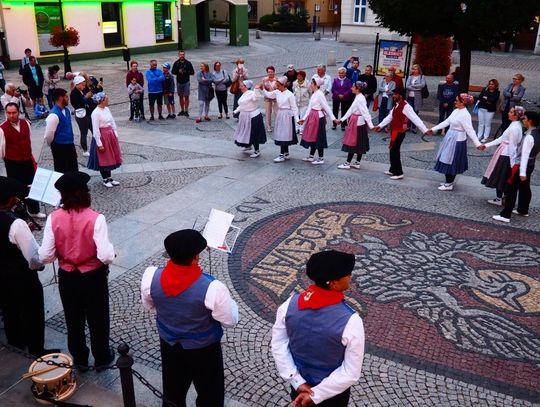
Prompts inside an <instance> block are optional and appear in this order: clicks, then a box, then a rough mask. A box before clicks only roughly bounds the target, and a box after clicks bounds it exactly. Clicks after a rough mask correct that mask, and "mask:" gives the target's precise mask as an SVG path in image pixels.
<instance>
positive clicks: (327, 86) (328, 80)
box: [311, 73, 332, 95]
mask: <svg viewBox="0 0 540 407" xmlns="http://www.w3.org/2000/svg"><path fill="white" fill-rule="evenodd" d="M313 79H322V80H323V81H324V84H323V85H321V87H320V89H321V90H322V91H323V93H324V94H325V95H328V94H329V93H331V92H332V77H331V76H330V75H328V74H327V73H326V74H324V76H323V77H320V76H319V74H315V75H313V76H312V77H311V80H313Z"/></svg>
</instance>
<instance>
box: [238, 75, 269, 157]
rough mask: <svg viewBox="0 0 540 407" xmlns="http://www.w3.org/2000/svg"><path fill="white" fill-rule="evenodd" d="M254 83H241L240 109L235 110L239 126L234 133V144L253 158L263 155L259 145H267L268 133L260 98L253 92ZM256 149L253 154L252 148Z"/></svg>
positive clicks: (248, 81) (247, 81)
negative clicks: (260, 108) (265, 127)
mask: <svg viewBox="0 0 540 407" xmlns="http://www.w3.org/2000/svg"><path fill="white" fill-rule="evenodd" d="M252 86H253V81H250V80H246V81H240V91H241V92H242V96H240V99H238V107H237V108H236V109H235V110H234V112H233V113H234V115H235V116H236V115H238V126H236V130H235V131H234V143H235V144H236V145H237V146H240V147H243V150H242V151H243V152H244V153H246V154H250V157H251V158H257V157H259V156H260V155H261V152H260V150H259V145H260V144H264V143H266V131H265V130H264V121H263V118H262V114H261V111H260V110H259V100H260V96H259V95H258V94H257V93H255V92H254V91H252V90H251V87H252ZM252 145H253V147H254V148H255V151H253V153H252V152H251V146H252Z"/></svg>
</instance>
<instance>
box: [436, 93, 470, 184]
mask: <svg viewBox="0 0 540 407" xmlns="http://www.w3.org/2000/svg"><path fill="white" fill-rule="evenodd" d="M473 102H474V98H473V97H472V96H471V95H469V94H467V93H460V94H459V95H458V96H457V97H456V100H455V102H454V106H455V107H456V108H455V109H454V111H453V112H452V114H451V115H450V116H449V117H448V119H446V120H445V121H443V122H441V123H439V124H438V125H436V126H433V127H432V128H431V129H429V132H428V134H430V135H431V134H433V132H434V131H437V130H441V129H444V128H445V127H448V126H450V128H449V130H448V131H447V133H446V135H445V136H444V139H443V141H442V142H441V145H440V147H439V152H438V153H437V162H436V164H435V168H434V169H435V171H437V172H440V173H441V174H444V176H445V182H444V183H443V184H441V185H440V186H439V191H452V190H453V189H454V181H455V180H456V175H457V174H462V173H464V172H465V171H467V170H468V169H469V165H468V162H467V136H468V137H469V138H470V139H471V140H472V142H473V143H474V146H475V147H479V146H480V142H479V141H478V137H477V136H476V132H475V131H474V128H473V125H472V120H471V114H470V113H469V111H468V110H467V106H470V105H472V104H473Z"/></svg>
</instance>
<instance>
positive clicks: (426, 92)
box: [422, 84, 429, 99]
mask: <svg viewBox="0 0 540 407" xmlns="http://www.w3.org/2000/svg"><path fill="white" fill-rule="evenodd" d="M428 97H429V89H428V87H427V84H426V85H424V87H423V88H422V99H427V98H428Z"/></svg>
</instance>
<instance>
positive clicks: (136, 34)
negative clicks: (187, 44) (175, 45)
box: [123, 3, 177, 48]
mask: <svg viewBox="0 0 540 407" xmlns="http://www.w3.org/2000/svg"><path fill="white" fill-rule="evenodd" d="M123 14H124V39H125V41H127V46H128V47H129V48H135V47H144V46H150V45H155V44H156V30H155V23H154V4H153V3H127V4H125V5H124V13H123ZM171 19H172V20H173V39H174V38H176V31H177V30H176V24H177V23H176V21H175V20H176V10H175V9H174V10H173V11H172V15H171Z"/></svg>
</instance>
